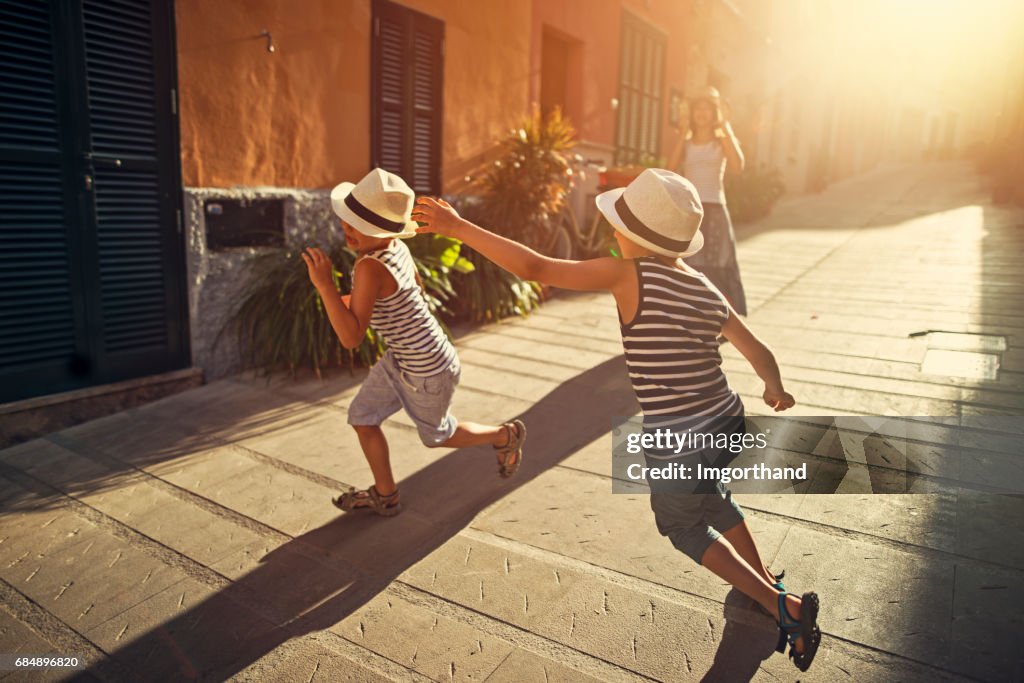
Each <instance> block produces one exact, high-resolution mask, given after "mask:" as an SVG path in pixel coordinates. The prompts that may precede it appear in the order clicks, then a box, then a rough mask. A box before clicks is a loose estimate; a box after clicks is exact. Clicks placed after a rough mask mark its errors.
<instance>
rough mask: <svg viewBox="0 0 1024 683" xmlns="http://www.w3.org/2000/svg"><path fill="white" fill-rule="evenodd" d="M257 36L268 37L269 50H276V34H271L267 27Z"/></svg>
mask: <svg viewBox="0 0 1024 683" xmlns="http://www.w3.org/2000/svg"><path fill="white" fill-rule="evenodd" d="M256 37H257V38H266V39H267V52H275V51H276V48H275V47H274V36H272V35H270V31H268V30H267V29H263V31H261V32H260V34H259V35H258V36H256Z"/></svg>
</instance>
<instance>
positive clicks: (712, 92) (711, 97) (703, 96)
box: [688, 85, 722, 105]
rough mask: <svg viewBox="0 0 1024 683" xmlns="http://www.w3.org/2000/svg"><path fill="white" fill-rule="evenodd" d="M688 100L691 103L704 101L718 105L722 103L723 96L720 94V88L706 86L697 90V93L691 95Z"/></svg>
mask: <svg viewBox="0 0 1024 683" xmlns="http://www.w3.org/2000/svg"><path fill="white" fill-rule="evenodd" d="M688 99H689V100H690V102H701V101H704V102H711V103H712V104H715V105H717V104H718V103H719V102H720V101H721V99H722V96H721V95H720V94H719V93H718V88H715V87H712V86H710V85H706V86H704V87H703V88H697V91H696V92H694V93H693V94H692V95H690V97H689V98H688Z"/></svg>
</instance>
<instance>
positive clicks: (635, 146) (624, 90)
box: [615, 12, 665, 164]
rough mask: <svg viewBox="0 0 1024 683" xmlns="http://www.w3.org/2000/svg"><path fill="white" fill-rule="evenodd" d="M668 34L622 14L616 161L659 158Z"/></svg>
mask: <svg viewBox="0 0 1024 683" xmlns="http://www.w3.org/2000/svg"><path fill="white" fill-rule="evenodd" d="M664 66H665V34H664V33H662V32H661V31H659V30H658V29H656V28H654V27H653V26H651V25H649V24H647V23H646V22H644V21H643V20H641V19H640V18H638V17H636V16H634V15H632V14H630V13H629V12H623V15H622V52H621V57H620V61H619V109H618V124H617V129H616V134H615V147H616V151H615V162H616V163H617V164H632V163H640V162H642V161H645V160H649V159H653V158H657V157H658V156H659V152H660V144H661V113H662V93H663V91H664V80H665V69H664Z"/></svg>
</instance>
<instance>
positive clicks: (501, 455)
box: [494, 420, 526, 479]
mask: <svg viewBox="0 0 1024 683" xmlns="http://www.w3.org/2000/svg"><path fill="white" fill-rule="evenodd" d="M501 426H502V427H504V428H505V430H506V431H507V432H508V443H507V444H505V445H504V446H495V447H494V448H495V449H497V451H498V463H499V464H498V474H499V475H501V476H502V477H503V478H505V479H507V478H508V477H511V476H512V475H513V474H515V473H516V472H518V471H519V465H520V464H521V463H522V462H523V443H525V442H526V425H525V424H523V421H522V420H512V421H511V422H506V423H505V424H503V425H501ZM513 459H514V460H515V462H509V461H510V460H513Z"/></svg>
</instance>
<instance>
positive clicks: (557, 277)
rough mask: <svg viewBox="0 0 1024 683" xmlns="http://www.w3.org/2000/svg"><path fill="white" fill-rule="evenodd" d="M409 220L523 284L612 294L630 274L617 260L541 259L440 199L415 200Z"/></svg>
mask: <svg viewBox="0 0 1024 683" xmlns="http://www.w3.org/2000/svg"><path fill="white" fill-rule="evenodd" d="M412 218H413V220H415V221H419V222H420V223H421V225H422V227H420V228H419V230H418V232H434V233H438V234H440V235H445V236H447V237H454V238H455V239H458V240H461V241H463V242H465V243H466V244H468V245H469V246H471V247H472V248H473V249H476V250H477V251H478V252H480V253H481V254H483V255H484V256H485V257H486V258H488V259H490V260H491V261H493V262H494V263H496V264H498V265H499V266H500V267H502V268H504V269H505V270H507V271H509V272H512V273H515V274H516V275H518V276H519V277H521V278H523V279H524V280H537V281H538V282H543V283H545V284H548V285H551V286H553V287H561V288H563V289H578V290H584V291H601V290H609V291H615V290H616V289H618V288H620V287H622V286H623V284H624V283H626V282H627V278H628V277H629V276H631V274H632V272H633V267H632V265H630V264H628V263H625V262H623V261H622V260H620V259H614V258H595V259H588V260H586V261H570V260H564V259H555V258H550V257H548V256H544V255H543V254H539V253H537V252H536V251H534V250H533V249H530V248H529V247H527V246H524V245H522V244H519V243H518V242H515V241H513V240H510V239H508V238H505V237H502V236H501V235H495V234H494V233H492V232H488V231H487V230H484V229H483V228H481V227H480V226H477V225H474V224H473V223H470V222H469V221H467V220H466V219H464V218H462V217H461V216H460V215H459V214H458V213H457V212H456V211H455V209H453V208H452V207H451V206H450V205H449V204H448V202H446V201H444V200H443V199H433V198H431V197H420V198H419V199H417V200H416V208H415V209H414V211H413V214H412Z"/></svg>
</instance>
